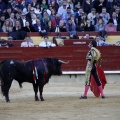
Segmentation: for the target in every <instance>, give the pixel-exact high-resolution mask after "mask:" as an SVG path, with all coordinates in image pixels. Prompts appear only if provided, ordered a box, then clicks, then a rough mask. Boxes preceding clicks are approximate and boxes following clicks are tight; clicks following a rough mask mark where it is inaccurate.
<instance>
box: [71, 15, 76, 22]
mask: <svg viewBox="0 0 120 120" xmlns="http://www.w3.org/2000/svg"><path fill="white" fill-rule="evenodd" d="M70 19H71V20H72V22H73V23H75V15H74V14H71V15H70Z"/></svg>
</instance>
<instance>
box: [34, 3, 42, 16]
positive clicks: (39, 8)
mask: <svg viewBox="0 0 120 120" xmlns="http://www.w3.org/2000/svg"><path fill="white" fill-rule="evenodd" d="M34 13H35V14H36V15H37V17H39V16H40V14H41V13H42V11H41V7H40V4H38V3H37V4H36V5H35V8H34Z"/></svg>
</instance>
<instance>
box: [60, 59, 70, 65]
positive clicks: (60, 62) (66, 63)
mask: <svg viewBox="0 0 120 120" xmlns="http://www.w3.org/2000/svg"><path fill="white" fill-rule="evenodd" d="M58 61H59V62H60V63H64V64H68V63H69V61H67V62H64V61H62V60H58Z"/></svg>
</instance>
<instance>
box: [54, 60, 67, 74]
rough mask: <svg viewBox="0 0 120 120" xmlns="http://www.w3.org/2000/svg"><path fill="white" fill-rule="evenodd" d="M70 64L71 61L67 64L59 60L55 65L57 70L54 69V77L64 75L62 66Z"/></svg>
mask: <svg viewBox="0 0 120 120" xmlns="http://www.w3.org/2000/svg"><path fill="white" fill-rule="evenodd" d="M68 63H69V61H68V62H65V61H63V60H58V59H57V63H56V65H55V69H54V75H61V74H62V70H61V65H62V64H68Z"/></svg>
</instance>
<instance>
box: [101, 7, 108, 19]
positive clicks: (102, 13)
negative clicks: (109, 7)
mask: <svg viewBox="0 0 120 120" xmlns="http://www.w3.org/2000/svg"><path fill="white" fill-rule="evenodd" d="M100 16H101V17H102V18H105V19H106V20H107V21H109V19H110V14H109V13H107V11H106V8H102V12H101V13H100Z"/></svg>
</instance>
